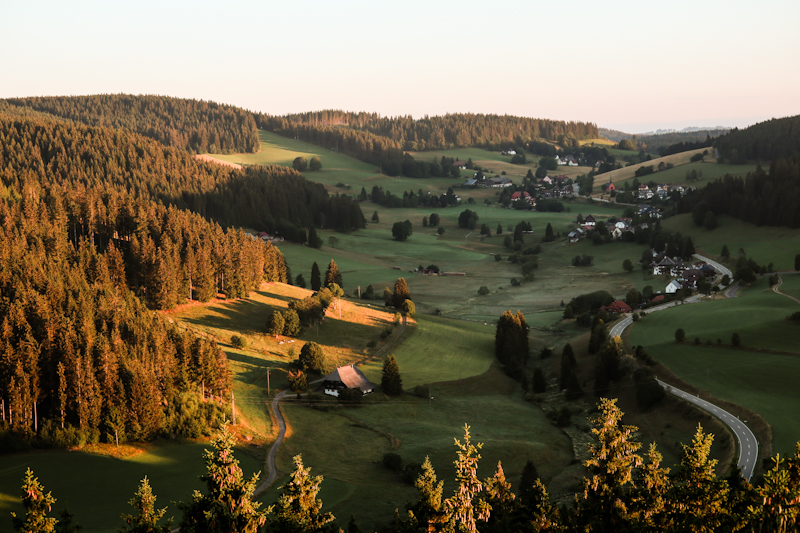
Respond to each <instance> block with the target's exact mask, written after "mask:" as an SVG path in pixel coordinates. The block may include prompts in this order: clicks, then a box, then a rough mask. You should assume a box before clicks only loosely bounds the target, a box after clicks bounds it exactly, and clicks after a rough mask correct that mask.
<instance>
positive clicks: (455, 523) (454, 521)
mask: <svg viewBox="0 0 800 533" xmlns="http://www.w3.org/2000/svg"><path fill="white" fill-rule="evenodd" d="M455 444H456V447H457V448H458V451H457V452H456V453H457V455H458V457H457V459H456V460H455V461H454V462H453V464H455V465H456V483H458V486H457V487H456V489H455V491H454V493H453V496H451V497H450V498H447V499H446V500H445V501H444V508H445V511H446V512H447V514H448V515H449V519H450V522H451V525H452V527H453V529H455V530H456V531H461V532H463V533H476V532H477V531H478V525H477V521H478V520H481V521H483V522H486V521H487V520H489V514H490V512H491V508H490V507H489V505H488V504H487V503H486V501H485V500H483V499H481V498H480V497H479V496H480V493H481V491H483V483H482V482H481V480H480V479H478V461H479V460H480V458H481V455H480V453H478V452H479V451H480V449H481V448H482V447H483V444H481V443H478V444H472V441H471V440H470V435H469V426H468V425H464V442H463V444H462V443H461V441H459V440H458V439H456V441H455Z"/></svg>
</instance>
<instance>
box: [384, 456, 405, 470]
mask: <svg viewBox="0 0 800 533" xmlns="http://www.w3.org/2000/svg"><path fill="white" fill-rule="evenodd" d="M383 466H385V467H386V468H388V469H389V470H391V471H392V472H400V471H401V470H402V469H403V458H402V457H400V455H398V454H396V453H394V452H388V453H385V454H383Z"/></svg>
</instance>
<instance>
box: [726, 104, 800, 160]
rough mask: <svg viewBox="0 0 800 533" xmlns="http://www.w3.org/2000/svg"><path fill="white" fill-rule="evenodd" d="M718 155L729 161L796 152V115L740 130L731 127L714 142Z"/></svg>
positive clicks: (799, 138)
mask: <svg viewBox="0 0 800 533" xmlns="http://www.w3.org/2000/svg"><path fill="white" fill-rule="evenodd" d="M714 146H715V147H716V148H717V149H718V150H719V156H720V159H724V160H725V161H729V162H731V163H743V162H745V161H774V160H776V159H780V158H787V157H790V156H792V155H794V154H796V153H798V152H800V115H796V116H793V117H785V118H774V119H772V120H767V121H765V122H759V123H758V124H754V125H752V126H750V127H749V128H745V129H743V130H740V129H738V128H737V129H733V130H731V132H730V133H728V134H727V135H723V136H722V137H720V138H719V139H717V141H716V142H715V143H714Z"/></svg>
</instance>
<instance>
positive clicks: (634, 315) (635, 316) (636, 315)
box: [631, 313, 639, 322]
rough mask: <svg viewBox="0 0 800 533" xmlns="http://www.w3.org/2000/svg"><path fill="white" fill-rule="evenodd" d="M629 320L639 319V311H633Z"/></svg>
mask: <svg viewBox="0 0 800 533" xmlns="http://www.w3.org/2000/svg"><path fill="white" fill-rule="evenodd" d="M631 320H633V321H634V322H638V321H639V313H633V315H632V316H631Z"/></svg>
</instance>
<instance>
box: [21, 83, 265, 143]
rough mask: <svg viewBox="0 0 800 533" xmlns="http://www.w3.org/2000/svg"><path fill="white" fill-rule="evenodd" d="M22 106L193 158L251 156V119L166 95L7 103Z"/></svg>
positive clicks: (231, 108)
mask: <svg viewBox="0 0 800 533" xmlns="http://www.w3.org/2000/svg"><path fill="white" fill-rule="evenodd" d="M6 102H7V103H9V104H11V105H13V106H19V107H27V108H30V109H35V110H37V111H41V112H44V113H49V114H51V115H55V116H57V117H61V118H66V119H69V120H73V121H75V122H80V123H83V124H87V125H89V126H101V127H106V128H124V129H126V130H129V131H132V132H134V133H139V134H141V135H144V136H146V137H150V138H151V139H155V140H157V141H158V142H160V143H162V144H165V145H167V146H174V147H176V148H182V149H184V150H188V151H189V152H192V153H207V152H211V153H231V152H255V151H256V150H258V148H259V140H258V130H257V128H256V123H255V120H253V115H252V114H251V113H250V112H249V111H246V110H244V109H241V108H238V107H234V106H230V105H224V104H217V103H215V102H210V101H208V102H207V101H204V100H188V99H183V98H172V97H169V96H155V95H131V94H96V95H91V96H47V97H31V98H9V99H8V100H6Z"/></svg>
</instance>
